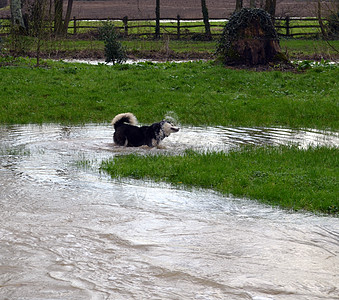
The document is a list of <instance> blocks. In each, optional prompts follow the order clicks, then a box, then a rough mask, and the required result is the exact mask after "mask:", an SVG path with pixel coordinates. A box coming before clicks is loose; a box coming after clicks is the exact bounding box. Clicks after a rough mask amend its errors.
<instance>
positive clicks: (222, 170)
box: [101, 146, 339, 214]
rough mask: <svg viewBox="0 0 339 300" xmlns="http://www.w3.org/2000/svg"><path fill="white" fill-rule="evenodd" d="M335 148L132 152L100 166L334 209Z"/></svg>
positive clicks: (294, 205)
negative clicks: (145, 153)
mask: <svg viewBox="0 0 339 300" xmlns="http://www.w3.org/2000/svg"><path fill="white" fill-rule="evenodd" d="M338 152H339V151H338V149H328V148H325V147H321V148H310V149H307V150H300V149H298V148H296V147H287V146H281V147H268V148H264V147H260V148H254V147H245V148H243V149H242V150H241V151H238V150H237V151H231V152H229V153H196V152H193V151H187V152H186V153H185V154H184V155H180V156H167V155H156V156H152V155H149V156H146V157H145V156H138V155H134V154H132V155H126V156H119V157H115V158H113V159H112V160H108V161H104V162H103V163H102V166H101V168H102V170H104V171H106V172H108V173H109V174H110V175H111V176H112V177H113V178H120V177H130V178H136V179H151V180H155V181H166V182H169V183H172V184H174V185H185V186H188V187H202V188H209V189H214V190H216V191H219V192H221V193H224V194H233V195H234V196H239V197H248V198H250V199H257V200H259V201H261V202H264V203H267V204H270V205H279V206H280V207H283V208H286V209H292V210H308V211H312V212H321V213H330V214H338V212H339V200H338V180H337V179H338V175H339V174H338V170H339V163H338V157H339V156H338V154H339V153H338ZM206 201H208V199H206Z"/></svg>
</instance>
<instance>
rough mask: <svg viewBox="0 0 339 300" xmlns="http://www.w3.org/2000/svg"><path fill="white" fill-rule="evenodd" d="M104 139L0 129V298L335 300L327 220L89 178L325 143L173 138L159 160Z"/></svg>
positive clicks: (335, 230)
mask: <svg viewBox="0 0 339 300" xmlns="http://www.w3.org/2000/svg"><path fill="white" fill-rule="evenodd" d="M112 134H113V130H112V128H111V126H109V125H106V124H104V125H95V124H88V125H86V126H71V127H64V126H60V125H55V124H50V125H43V126H38V125H20V126H19V125H17V126H7V127H4V126H3V127H1V130H0V186H1V188H0V243H1V248H0V299H34V300H36V299H199V300H200V299H254V300H263V299H265V300H267V299H338V298H339V288H338V286H339V276H338V269H339V220H338V219H337V218H330V217H318V216H314V215H311V214H301V213H289V212H286V211H282V210H279V209H275V208H271V207H269V206H264V205H261V204H259V203H257V202H255V201H250V200H247V199H238V198H234V197H225V196H222V195H219V194H217V193H214V192H212V191H206V190H203V191H202V190H193V191H186V190H178V189H174V188H173V187H172V186H170V185H166V184H162V185H159V184H155V183H152V182H141V181H115V180H111V179H110V178H109V177H108V176H106V175H105V174H100V173H99V171H98V166H99V164H100V162H101V160H102V159H104V158H108V157H112V156H114V155H121V154H124V153H129V152H138V153H150V152H151V153H157V152H166V151H169V152H171V153H179V152H181V151H183V150H185V149H187V148H194V149H197V150H215V151H221V150H222V151H227V150H228V149H230V148H232V147H237V146H238V145H241V144H248V143H251V144H273V145H276V144H287V143H297V144H298V145H300V146H301V147H307V146H308V145H328V146H338V144H339V135H338V134H337V133H329V132H321V131H316V130H305V131H294V130H290V129H283V128H225V127H184V128H182V129H181V131H180V132H179V133H177V134H173V135H171V136H170V137H169V138H167V139H165V140H164V141H163V144H162V146H161V147H160V148H159V149H149V148H138V149H126V148H123V147H116V146H114V145H113V142H112ZM80 160H86V161H89V162H91V163H90V166H89V167H88V168H82V167H79V165H78V163H77V162H78V161H80Z"/></svg>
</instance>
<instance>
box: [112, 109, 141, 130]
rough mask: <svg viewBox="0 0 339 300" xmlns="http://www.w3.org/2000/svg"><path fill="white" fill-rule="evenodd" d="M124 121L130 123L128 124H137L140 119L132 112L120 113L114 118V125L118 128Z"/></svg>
mask: <svg viewBox="0 0 339 300" xmlns="http://www.w3.org/2000/svg"><path fill="white" fill-rule="evenodd" d="M124 123H128V124H131V125H137V124H138V120H137V118H136V117H135V115H133V114H132V113H123V114H118V115H116V116H115V117H114V119H113V120H112V125H113V126H114V128H117V127H118V126H120V125H122V124H124Z"/></svg>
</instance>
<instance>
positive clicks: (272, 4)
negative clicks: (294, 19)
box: [265, 0, 277, 19]
mask: <svg viewBox="0 0 339 300" xmlns="http://www.w3.org/2000/svg"><path fill="white" fill-rule="evenodd" d="M276 6H277V0H266V2H265V10H266V11H267V12H268V13H269V14H270V15H271V16H272V18H273V19H274V17H275V8H276Z"/></svg>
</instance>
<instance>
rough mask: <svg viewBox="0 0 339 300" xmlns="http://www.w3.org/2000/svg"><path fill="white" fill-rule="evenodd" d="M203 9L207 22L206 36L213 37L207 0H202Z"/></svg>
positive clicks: (209, 38)
mask: <svg viewBox="0 0 339 300" xmlns="http://www.w3.org/2000/svg"><path fill="white" fill-rule="evenodd" d="M201 9H202V16H203V20H204V24H205V37H206V39H207V40H211V39H212V34H211V26H210V20H209V17H208V9H207V5H206V0H201Z"/></svg>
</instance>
